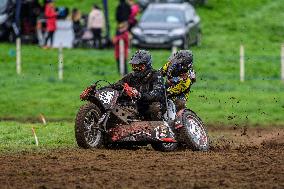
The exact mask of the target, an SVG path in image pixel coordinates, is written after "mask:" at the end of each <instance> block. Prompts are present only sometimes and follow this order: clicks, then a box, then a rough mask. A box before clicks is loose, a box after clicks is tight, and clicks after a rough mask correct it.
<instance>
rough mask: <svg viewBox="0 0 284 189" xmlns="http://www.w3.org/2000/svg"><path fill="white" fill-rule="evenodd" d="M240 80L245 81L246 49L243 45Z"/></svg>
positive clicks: (241, 48)
mask: <svg viewBox="0 0 284 189" xmlns="http://www.w3.org/2000/svg"><path fill="white" fill-rule="evenodd" d="M240 81H241V82H244V81H245V50H244V46H243V45H241V47H240Z"/></svg>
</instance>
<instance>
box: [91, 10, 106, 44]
mask: <svg viewBox="0 0 284 189" xmlns="http://www.w3.org/2000/svg"><path fill="white" fill-rule="evenodd" d="M104 25H105V20H104V16H103V13H102V11H101V10H100V8H99V7H98V6H97V5H96V4H95V5H94V6H93V9H92V11H91V12H90V14H89V16H88V29H90V30H91V31H92V33H93V40H94V47H97V42H99V48H101V47H102V29H103V27H104Z"/></svg>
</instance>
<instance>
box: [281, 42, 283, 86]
mask: <svg viewBox="0 0 284 189" xmlns="http://www.w3.org/2000/svg"><path fill="white" fill-rule="evenodd" d="M281 80H282V81H284V44H282V46H281Z"/></svg>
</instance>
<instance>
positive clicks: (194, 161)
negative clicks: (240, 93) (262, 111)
mask: <svg viewBox="0 0 284 189" xmlns="http://www.w3.org/2000/svg"><path fill="white" fill-rule="evenodd" d="M209 134H210V136H211V139H212V144H211V145H212V148H211V150H210V151H209V152H192V151H190V150H182V151H178V152H173V153H161V152H155V151H153V150H152V149H151V148H150V147H143V148H140V149H136V150H125V149H124V150H93V151H92V150H82V149H69V150H66V149H65V150H52V151H44V152H40V153H39V152H37V153H36V152H32V153H31V152H21V153H17V154H1V155H0V188H284V128H283V127H282V128H268V129H259V128H254V129H252V128H249V129H243V128H242V129H237V128H229V129H224V128H211V129H210V130H209Z"/></svg>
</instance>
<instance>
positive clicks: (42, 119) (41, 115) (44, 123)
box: [39, 114, 46, 125]
mask: <svg viewBox="0 0 284 189" xmlns="http://www.w3.org/2000/svg"><path fill="white" fill-rule="evenodd" d="M39 117H40V119H41V121H42V123H43V125H46V119H45V117H44V115H43V114H40V115H39Z"/></svg>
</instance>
